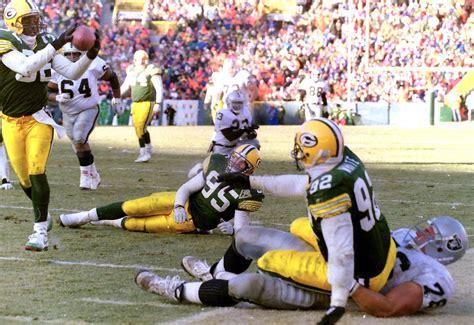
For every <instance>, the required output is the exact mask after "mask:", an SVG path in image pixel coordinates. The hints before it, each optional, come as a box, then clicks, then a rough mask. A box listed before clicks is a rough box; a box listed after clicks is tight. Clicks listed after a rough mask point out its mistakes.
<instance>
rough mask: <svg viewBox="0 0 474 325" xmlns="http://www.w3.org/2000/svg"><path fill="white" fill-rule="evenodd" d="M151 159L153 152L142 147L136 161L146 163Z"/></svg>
mask: <svg viewBox="0 0 474 325" xmlns="http://www.w3.org/2000/svg"><path fill="white" fill-rule="evenodd" d="M150 159H151V154H150V153H149V152H148V151H147V150H146V148H140V154H139V155H138V157H137V159H135V162H136V163H144V162H148V161H149V160H150Z"/></svg>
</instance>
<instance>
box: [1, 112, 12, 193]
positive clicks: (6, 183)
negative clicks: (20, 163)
mask: <svg viewBox="0 0 474 325" xmlns="http://www.w3.org/2000/svg"><path fill="white" fill-rule="evenodd" d="M0 182H1V183H0V190H12V189H13V185H12V184H11V183H10V168H9V166H8V157H7V152H6V151H5V146H4V145H3V136H2V120H0Z"/></svg>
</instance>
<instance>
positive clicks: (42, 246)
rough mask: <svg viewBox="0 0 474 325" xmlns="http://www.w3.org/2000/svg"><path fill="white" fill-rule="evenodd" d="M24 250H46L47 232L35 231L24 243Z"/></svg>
mask: <svg viewBox="0 0 474 325" xmlns="http://www.w3.org/2000/svg"><path fill="white" fill-rule="evenodd" d="M25 250H27V251H35V252H41V251H46V250H48V234H47V233H46V232H44V231H35V232H33V233H32V234H31V235H30V236H29V237H28V241H27V242H26V244H25Z"/></svg>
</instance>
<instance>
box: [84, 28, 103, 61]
mask: <svg viewBox="0 0 474 325" xmlns="http://www.w3.org/2000/svg"><path fill="white" fill-rule="evenodd" d="M94 34H95V42H94V46H93V47H92V48H91V49H90V50H89V51H87V53H86V54H87V57H88V58H89V59H91V60H94V59H95V58H96V57H97V55H99V51H100V35H99V31H98V30H97V29H96V30H95V33H94Z"/></svg>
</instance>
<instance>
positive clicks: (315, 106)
mask: <svg viewBox="0 0 474 325" xmlns="http://www.w3.org/2000/svg"><path fill="white" fill-rule="evenodd" d="M328 91H329V89H328V85H327V84H326V82H324V81H323V80H321V71H319V70H318V69H313V70H311V72H310V75H309V77H308V76H307V77H306V78H305V79H303V81H302V82H301V85H300V86H299V98H298V100H299V101H301V102H302V103H303V104H302V105H301V108H302V109H304V116H305V121H309V120H311V119H314V118H318V117H328V116H329V112H328V100H327V93H328Z"/></svg>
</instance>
